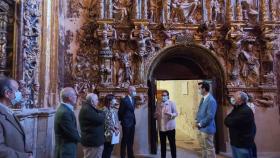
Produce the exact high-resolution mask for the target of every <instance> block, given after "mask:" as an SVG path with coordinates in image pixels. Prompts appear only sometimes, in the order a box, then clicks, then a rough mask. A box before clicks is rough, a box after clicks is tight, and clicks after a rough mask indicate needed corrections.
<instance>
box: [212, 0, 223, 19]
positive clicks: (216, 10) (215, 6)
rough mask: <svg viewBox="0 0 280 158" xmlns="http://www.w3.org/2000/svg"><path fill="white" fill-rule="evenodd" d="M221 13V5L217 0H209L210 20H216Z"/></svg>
mask: <svg viewBox="0 0 280 158" xmlns="http://www.w3.org/2000/svg"><path fill="white" fill-rule="evenodd" d="M220 14H221V6H220V3H219V0H211V14H210V15H211V20H212V21H214V22H216V21H217V20H218V16H220Z"/></svg>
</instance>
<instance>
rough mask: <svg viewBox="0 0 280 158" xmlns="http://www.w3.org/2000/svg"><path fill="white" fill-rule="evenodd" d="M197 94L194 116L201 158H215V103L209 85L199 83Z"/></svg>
mask: <svg viewBox="0 0 280 158" xmlns="http://www.w3.org/2000/svg"><path fill="white" fill-rule="evenodd" d="M198 85H199V92H200V94H201V95H202V96H203V97H202V98H201V101H200V104H199V108H198V112H197V114H196V125H197V127H198V129H199V134H198V139H199V142H200V145H201V148H202V158H215V157H216V154H215V147H214V134H215V133H216V125H215V115H216V110H217V103H216V100H215V98H214V97H213V96H212V95H211V94H210V93H209V91H210V85H209V83H207V82H200V83H199V84H198Z"/></svg>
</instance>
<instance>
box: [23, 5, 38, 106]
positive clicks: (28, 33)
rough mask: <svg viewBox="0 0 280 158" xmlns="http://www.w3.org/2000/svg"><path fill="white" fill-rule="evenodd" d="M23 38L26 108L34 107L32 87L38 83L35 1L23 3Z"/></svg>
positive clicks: (36, 8) (36, 11)
mask: <svg viewBox="0 0 280 158" xmlns="http://www.w3.org/2000/svg"><path fill="white" fill-rule="evenodd" d="M23 13H24V16H23V19H24V37H23V57H24V58H23V63H24V64H23V65H24V68H23V69H24V72H23V73H24V76H23V79H24V81H25V82H26V85H27V89H28V92H29V93H28V94H29V98H28V100H27V107H30V108H32V107H36V106H37V105H35V104H34V100H37V99H38V98H37V95H35V93H36V92H35V90H34V89H33V86H34V85H35V84H37V83H38V70H37V69H38V61H39V34H40V25H39V24H40V22H39V18H40V16H41V15H40V3H39V1H36V0H26V1H24V11H23Z"/></svg>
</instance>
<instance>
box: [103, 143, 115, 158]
mask: <svg viewBox="0 0 280 158" xmlns="http://www.w3.org/2000/svg"><path fill="white" fill-rule="evenodd" d="M113 149H114V145H113V144H111V142H105V143H104V149H103V153H102V158H110V157H111V155H112V151H113Z"/></svg>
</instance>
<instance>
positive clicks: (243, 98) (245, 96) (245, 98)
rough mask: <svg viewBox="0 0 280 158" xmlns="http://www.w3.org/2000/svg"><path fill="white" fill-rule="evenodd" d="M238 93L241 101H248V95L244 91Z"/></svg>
mask: <svg viewBox="0 0 280 158" xmlns="http://www.w3.org/2000/svg"><path fill="white" fill-rule="evenodd" d="M239 95H240V99H241V100H242V101H243V103H248V100H249V97H248V95H247V94H246V93H245V92H240V93H239Z"/></svg>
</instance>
